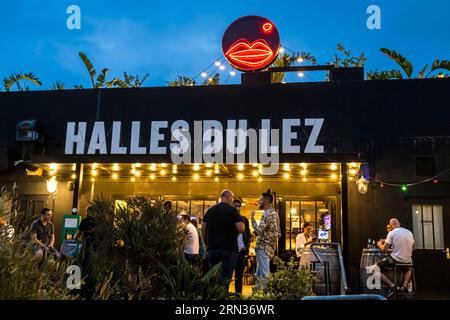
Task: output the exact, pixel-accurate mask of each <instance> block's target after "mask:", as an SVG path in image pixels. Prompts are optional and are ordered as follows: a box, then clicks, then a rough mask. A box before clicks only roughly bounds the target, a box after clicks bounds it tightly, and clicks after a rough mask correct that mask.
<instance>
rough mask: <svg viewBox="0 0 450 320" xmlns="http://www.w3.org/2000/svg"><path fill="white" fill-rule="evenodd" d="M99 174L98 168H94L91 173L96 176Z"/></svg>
mask: <svg viewBox="0 0 450 320" xmlns="http://www.w3.org/2000/svg"><path fill="white" fill-rule="evenodd" d="M97 174H98V172H97V170H95V169H93V170H92V171H91V175H92V176H93V177H96V176H97Z"/></svg>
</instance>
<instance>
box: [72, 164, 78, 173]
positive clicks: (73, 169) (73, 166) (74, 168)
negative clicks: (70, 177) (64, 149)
mask: <svg viewBox="0 0 450 320" xmlns="http://www.w3.org/2000/svg"><path fill="white" fill-rule="evenodd" d="M75 170H77V165H76V164H75V163H74V164H73V165H72V171H75Z"/></svg>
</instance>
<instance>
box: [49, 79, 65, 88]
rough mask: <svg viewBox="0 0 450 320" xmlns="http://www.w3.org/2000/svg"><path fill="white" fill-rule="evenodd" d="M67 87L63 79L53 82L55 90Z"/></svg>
mask: <svg viewBox="0 0 450 320" xmlns="http://www.w3.org/2000/svg"><path fill="white" fill-rule="evenodd" d="M65 88H66V86H65V84H64V83H62V82H61V81H56V82H53V84H52V89H53V90H64V89H65Z"/></svg>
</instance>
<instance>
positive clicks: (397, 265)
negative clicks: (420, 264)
mask: <svg viewBox="0 0 450 320" xmlns="http://www.w3.org/2000/svg"><path fill="white" fill-rule="evenodd" d="M405 268H410V269H411V279H410V281H412V290H411V292H409V291H408V288H406V289H407V291H406V292H397V289H396V290H395V292H394V297H395V299H397V297H398V296H403V297H414V298H415V297H416V292H417V287H416V276H415V274H414V264H413V262H411V263H399V262H397V263H395V265H394V285H395V287H397V281H398V279H397V270H398V269H401V271H402V272H403V270H402V269H405ZM403 277H404V272H403V276H402V279H401V280H402V281H403Z"/></svg>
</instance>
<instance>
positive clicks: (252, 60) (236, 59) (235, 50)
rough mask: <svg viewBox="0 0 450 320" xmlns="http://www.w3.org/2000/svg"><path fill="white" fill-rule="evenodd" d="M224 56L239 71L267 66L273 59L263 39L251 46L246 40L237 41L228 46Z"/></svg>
mask: <svg viewBox="0 0 450 320" xmlns="http://www.w3.org/2000/svg"><path fill="white" fill-rule="evenodd" d="M225 56H226V57H227V59H228V60H229V61H230V62H231V63H232V64H234V65H235V66H236V67H238V68H239V69H243V70H255V69H258V68H262V67H264V66H265V65H267V62H268V61H271V60H272V58H273V57H274V52H273V51H272V49H271V48H270V47H269V45H268V44H267V42H266V41H265V40H263V39H258V40H256V41H254V42H253V43H251V44H250V43H249V41H248V40H247V39H239V40H237V41H236V42H234V43H233V44H232V45H231V46H230V48H229V49H228V50H227V52H226V53H225Z"/></svg>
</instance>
